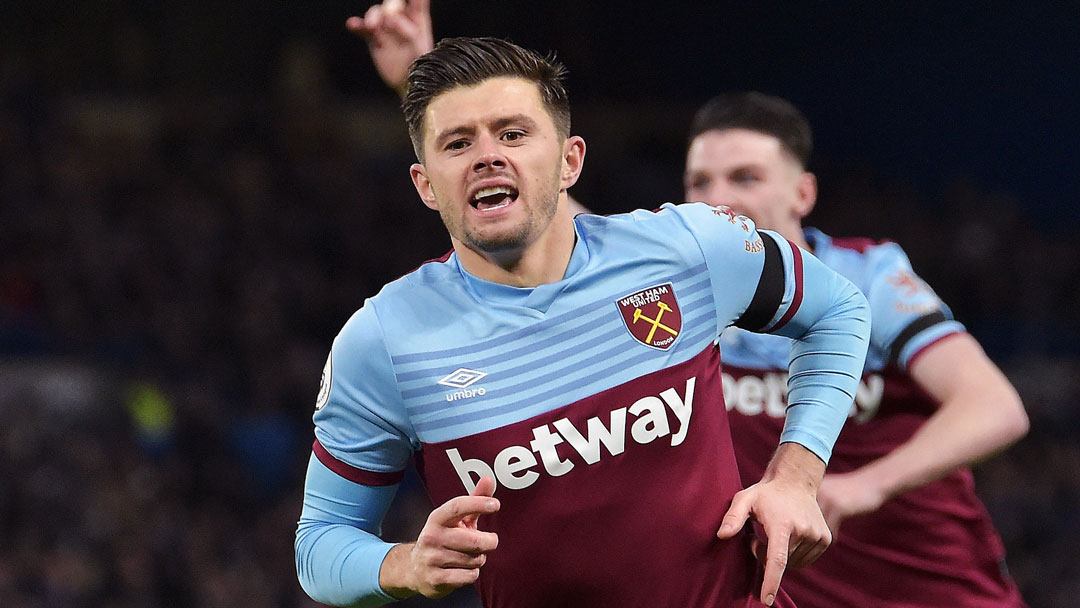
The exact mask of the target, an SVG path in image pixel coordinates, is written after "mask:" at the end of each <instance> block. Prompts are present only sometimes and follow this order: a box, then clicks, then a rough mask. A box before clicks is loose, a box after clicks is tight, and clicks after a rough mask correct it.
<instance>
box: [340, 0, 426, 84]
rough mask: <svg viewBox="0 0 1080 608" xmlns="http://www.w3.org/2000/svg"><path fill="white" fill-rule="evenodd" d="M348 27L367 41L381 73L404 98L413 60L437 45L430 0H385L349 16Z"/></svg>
mask: <svg viewBox="0 0 1080 608" xmlns="http://www.w3.org/2000/svg"><path fill="white" fill-rule="evenodd" d="M345 27H346V28H348V30H349V31H350V32H352V33H354V34H357V35H358V36H362V37H363V38H364V40H366V41H367V43H368V50H369V51H371V61H372V62H373V63H374V64H375V69H376V70H378V71H379V76H381V77H382V79H383V82H385V83H386V85H387V86H389V87H390V88H391V89H394V91H395V92H397V94H398V95H399V96H401V97H404V96H405V86H406V84H407V78H408V76H409V66H410V65H412V62H413V60H415V59H416V58H417V57H419V56H421V55H423V54H424V53H427V52H428V51H430V50H431V49H433V48H435V38H434V36H433V34H432V30H431V6H430V0H410V1H409V3H408V4H406V3H405V0H385V1H384V2H382V3H381V4H374V5H372V6H371V8H369V9H368V10H367V12H366V13H364V16H363V17H349V18H348V20H346V21H345Z"/></svg>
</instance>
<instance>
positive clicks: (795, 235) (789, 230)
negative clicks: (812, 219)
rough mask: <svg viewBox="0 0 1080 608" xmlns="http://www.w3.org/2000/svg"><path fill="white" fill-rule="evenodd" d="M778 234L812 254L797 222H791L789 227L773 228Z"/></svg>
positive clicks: (800, 225)
mask: <svg viewBox="0 0 1080 608" xmlns="http://www.w3.org/2000/svg"><path fill="white" fill-rule="evenodd" d="M774 230H776V231H777V232H779V233H780V236H782V237H784V238H785V239H787V240H789V241H791V242H792V243H795V244H796V245H798V246H799V247H802V248H803V249H805V250H807V251H809V252H811V253H813V251H814V250H813V249H812V248H811V247H810V243H809V242H808V241H807V240H806V236H805V235H804V234H803V227H802V224H801V223H800V222H798V221H793V222H792V223H791V225H790V226H784V227H783V228H774Z"/></svg>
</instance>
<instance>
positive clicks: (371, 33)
mask: <svg viewBox="0 0 1080 608" xmlns="http://www.w3.org/2000/svg"><path fill="white" fill-rule="evenodd" d="M345 27H346V28H347V29H348V30H349V31H350V32H352V33H354V34H356V35H358V36H361V37H363V38H364V40H366V41H367V44H368V50H369V51H370V52H371V62H372V63H373V64H375V69H376V70H377V71H378V72H379V76H380V77H381V78H382V80H383V82H384V83H386V86H388V87H390V88H391V89H393V90H394V92H395V93H397V94H398V97H405V85H406V83H407V79H408V76H409V66H410V65H412V62H413V61H415V60H416V58H417V57H419V56H421V55H423V54H424V53H427V52H428V51H430V50H431V49H433V48H435V38H434V36H433V34H432V26H431V2H430V0H410V1H409V3H408V4H406V3H405V0H385V1H384V2H382V3H381V4H373V5H372V6H371V8H369V9H368V10H367V12H366V13H364V16H363V17H355V16H354V17H349V18H348V19H347V20H346V21H345ZM566 202H567V204H568V205H569V206H570V213H571V214H572V215H578V214H580V213H592V212H591V211H589V209H588V208H587V207H585V205H582V204H581V203H580V202H578V200H577V199H575V198H574V197H573V196H572V195H571V194H569V193H567V195H566Z"/></svg>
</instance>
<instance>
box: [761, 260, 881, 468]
mask: <svg viewBox="0 0 1080 608" xmlns="http://www.w3.org/2000/svg"><path fill="white" fill-rule="evenodd" d="M802 263H803V273H804V281H803V282H804V284H805V285H806V286H807V287H806V289H805V295H804V298H803V302H802V304H801V307H800V310H799V311H798V312H797V313H796V314H795V316H794V317H793V318H792V319H791V321H790V322H789V324H788V326H785V327H783V328H781V331H779V332H777V333H780V334H781V335H786V336H788V337H791V338H794V339H795V340H794V341H793V342H792V347H791V363H790V365H789V376H788V403H789V406H788V410H787V417H786V420H785V424H784V432H783V434H782V435H781V437H780V440H781V441H782V442H786V441H792V442H795V443H799V444H801V445H803V446H804V447H806V448H808V449H810V450H811V451H812V452H814V453H815V454H817V456H818V457H819V458H820V459H821V460H822V461H824V462H826V463H827V462H828V460H829V456H830V455H831V453H832V446H833V443H835V441H836V437H837V436H838V435H839V434H840V429H841V428H843V425H844V422H845V421H846V420H847V416H848V413H849V412H850V411H851V404H852V402H853V400H854V398H855V391H856V390H857V388H858V385H859V378H861V377H862V370H863V362H864V359H865V357H866V350H867V347H868V346H869V338H870V308H869V305H868V304H867V302H866V298H865V297H864V296H863V295H862V293H861V292H860V291H859V290H858V289H857V288H856V287H855V286H854V285H852V284H851V283H850V282H849V281H847V280H846V279H844V278H843V277H841V276H840V275H838V274H836V273H835V272H833V271H832V270H831V269H828V268H827V267H826V266H825V265H824V264H822V263H821V262H820V261H819V260H818V259H817V258H815V257H813V256H811V255H809V254H805V252H804V254H803V260H802Z"/></svg>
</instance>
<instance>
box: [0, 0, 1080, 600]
mask: <svg viewBox="0 0 1080 608" xmlns="http://www.w3.org/2000/svg"><path fill="white" fill-rule="evenodd" d="M305 4H306V3H305ZM313 4H315V6H311V5H304V4H302V3H256V2H251V1H235V2H209V1H206V0H200V1H196V2H189V3H183V4H181V3H163V4H158V3H144V2H132V1H122V0H111V1H106V0H93V1H91V2H85V3H79V4H77V5H72V4H69V3H60V2H55V1H52V0H44V1H40V2H25V1H13V2H5V3H3V5H2V6H0V474H2V476H3V477H2V478H3V479H4V480H5V481H4V482H3V483H2V484H0V605H3V606H9V607H12V608H26V607H38V606H44V607H52V606H64V607H76V608H77V607H81V606H87V607H89V606H94V607H99V606H101V607H108V608H128V607H143V606H238V605H249V606H273V607H286V606H288V607H293V606H310V605H311V603H310V601H308V600H306V598H304V596H303V593H302V592H301V591H300V590H299V587H298V585H297V584H296V582H295V576H294V573H293V565H292V538H293V531H294V526H295V521H296V518H297V515H298V511H299V501H300V492H301V487H300V484H301V481H302V473H303V467H304V465H305V463H306V458H307V454H308V445H309V444H310V440H311V428H310V414H311V410H312V406H313V402H314V397H315V393H316V391H317V388H318V378H319V374H320V371H321V369H322V364H323V361H324V359H325V356H326V351H327V349H328V347H329V344H330V341H331V340H332V338H333V336H334V334H335V333H336V331H337V329H338V328H339V327H340V325H341V324H342V323H343V322H344V321H345V319H347V318H348V316H349V314H351V312H352V311H353V310H355V309H356V308H357V307H358V306H359V305H360V304H361V303H362V301H363V299H364V298H365V297H366V296H369V295H372V294H373V293H374V292H375V290H377V289H378V287H379V286H380V285H382V284H383V283H385V282H386V281H388V280H391V279H393V278H395V277H396V276H399V275H400V274H402V273H404V272H407V271H408V270H410V269H411V268H413V267H415V266H416V265H417V264H418V263H419V262H420V261H421V260H424V259H427V258H431V257H435V256H438V255H439V254H441V253H443V252H444V251H445V250H446V249H447V246H448V239H447V238H446V236H445V234H444V232H443V231H442V228H441V225H440V224H439V221H438V218H437V217H436V216H435V214H432V213H429V212H427V211H426V210H425V209H424V208H423V207H422V205H420V204H418V201H417V200H416V196H415V192H414V191H413V190H412V187H411V184H410V182H409V180H408V175H407V171H406V168H407V166H408V164H409V163H410V162H411V161H412V157H411V150H410V148H409V145H408V141H407V137H406V133H405V128H404V125H403V122H402V121H401V119H400V116H399V114H398V111H397V108H396V105H395V99H394V98H393V96H392V94H391V93H390V92H389V91H387V90H386V89H385V88H384V87H383V86H382V84H381V83H380V82H379V80H378V78H377V76H376V75H375V73H374V70H373V69H372V67H371V65H370V61H369V59H368V56H367V52H366V49H365V48H364V46H363V44H362V43H361V42H360V41H358V40H355V39H353V38H351V37H350V36H349V35H347V34H346V32H345V31H344V28H343V22H344V19H345V18H346V17H347V16H348V15H350V14H355V13H359V12H362V11H363V10H364V9H365V8H366V6H367V5H366V4H365V3H346V2H336V1H335V2H322V3H313ZM702 4H707V6H706V5H697V4H690V3H686V4H682V3H655V2H650V3H645V2H613V1H597V2H564V1H557V2H547V3H539V2H502V3H490V2H453V3H452V2H439V1H438V0H436V2H435V6H434V7H433V10H434V16H435V32H436V36H437V37H442V36H451V35H479V34H488V35H499V36H504V37H509V38H511V39H513V40H514V41H516V42H518V43H520V44H523V45H525V46H529V47H533V48H537V49H542V50H549V49H550V50H556V51H557V52H558V54H559V56H560V58H561V59H562V60H563V61H564V62H565V63H567V64H568V66H569V67H570V70H571V75H570V80H569V84H570V88H571V97H572V101H573V108H574V121H575V127H574V131H575V132H576V133H578V134H581V135H583V136H584V137H585V139H586V141H587V142H588V144H589V154H588V163H587V169H586V170H585V173H584V176H583V178H582V180H581V182H580V184H579V185H578V186H576V187H575V188H574V190H573V192H574V194H575V195H576V196H577V197H578V198H580V199H581V200H582V201H584V202H585V203H586V204H587V205H589V206H591V207H592V208H594V209H595V210H597V211H600V212H605V213H611V212H618V211H623V210H629V209H631V208H636V207H642V206H644V207H655V206H656V205H657V204H658V203H660V202H662V201H665V200H677V199H679V198H680V196H681V182H680V169H681V163H682V154H683V150H684V144H685V141H684V132H685V128H686V126H687V124H688V121H689V117H690V115H691V113H692V112H693V110H694V109H695V108H696V107H697V106H698V105H699V104H700V103H702V102H703V101H705V100H706V99H707V98H708V97H709V96H711V95H712V94H715V93H717V92H720V91H723V90H729V89H760V90H764V91H767V92H770V93H774V94H779V95H781V96H784V97H787V98H789V99H791V100H792V101H794V102H795V103H796V104H797V105H798V106H800V107H801V108H802V109H803V110H804V111H805V113H806V114H807V116H808V118H809V119H810V121H811V123H812V124H813V125H814V127H815V139H816V144H817V149H816V152H815V160H814V162H813V166H812V169H813V170H815V171H816V172H817V173H818V175H819V178H820V183H821V196H820V199H819V207H818V210H817V211H815V213H814V214H813V215H812V216H811V218H810V220H811V221H810V223H811V224H813V225H817V226H820V227H821V228H823V229H825V230H827V231H828V232H831V233H834V234H837V235H868V236H873V237H879V238H881V237H888V238H892V239H894V240H897V241H899V242H900V243H901V244H902V245H903V246H904V247H905V248H906V249H907V250H908V252H909V254H910V255H911V258H912V261H913V264H914V266H915V269H916V271H918V272H919V273H921V274H922V275H923V276H924V277H926V278H927V279H928V280H929V282H930V283H931V284H932V285H934V286H935V287H936V288H937V290H938V292H939V293H940V294H941V295H942V297H943V298H944V299H945V300H946V301H947V302H949V303H950V304H951V305H952V307H953V309H954V311H955V313H956V316H957V317H958V318H959V319H960V320H961V321H963V322H964V323H966V324H967V326H968V327H969V329H970V330H971V331H972V332H973V333H974V334H975V335H976V337H977V338H978V339H979V340H980V341H981V342H982V343H983V344H984V345H985V346H986V348H987V349H988V351H989V352H990V353H991V354H992V356H993V357H994V358H995V359H996V361H997V362H998V363H999V364H1000V365H1001V366H1002V367H1003V368H1004V369H1005V370H1006V372H1007V373H1008V374H1009V376H1010V377H1011V379H1012V380H1013V381H1014V383H1015V384H1016V385H1017V387H1018V389H1019V390H1020V392H1021V393H1022V395H1023V397H1024V399H1025V403H1026V405H1027V407H1028V410H1029V413H1030V415H1031V418H1032V424H1033V426H1032V430H1031V433H1030V435H1029V436H1028V437H1027V438H1025V439H1024V440H1023V441H1022V442H1021V443H1020V444H1018V445H1017V446H1015V447H1013V448H1012V449H1011V450H1009V451H1008V452H1007V453H1005V454H1004V455H1001V456H998V457H996V458H994V459H993V460H991V461H989V462H987V463H985V464H984V465H982V466H980V467H978V468H977V470H976V473H977V479H978V484H979V485H978V488H979V493H980V495H981V496H982V497H983V499H984V500H985V501H986V503H987V505H988V507H989V509H990V510H991V512H992V514H993V515H994V519H995V522H996V523H997V525H998V527H999V529H1000V531H1001V533H1002V535H1003V537H1004V539H1005V541H1006V544H1007V546H1008V549H1009V565H1010V567H1011V569H1012V571H1013V573H1014V576H1015V577H1016V579H1017V581H1018V582H1019V583H1020V585H1021V587H1022V589H1023V591H1024V594H1025V596H1026V598H1027V600H1028V602H1029V603H1030V604H1031V606H1032V608H1044V607H1057V606H1070V605H1073V602H1074V600H1073V598H1075V597H1076V595H1077V593H1078V592H1080V555H1078V554H1077V551H1076V543H1077V540H1078V539H1080V445H1078V443H1077V441H1076V440H1075V439H1074V437H1073V429H1075V428H1077V426H1078V425H1077V423H1078V422H1080V413H1078V411H1077V409H1076V407H1075V405H1076V402H1077V398H1078V397H1080V314H1078V312H1077V303H1078V302H1080V281H1078V279H1080V238H1078V229H1080V214H1078V213H1077V211H1076V209H1075V205H1076V201H1077V196H1078V194H1080V185H1078V180H1080V177H1078V176H1080V155H1078V154H1077V152H1076V141H1077V140H1078V136H1080V119H1078V118H1077V114H1076V108H1077V107H1080V105H1078V102H1080V70H1078V67H1077V66H1078V65H1080V25H1078V21H1080V13H1078V11H1077V10H1076V7H1075V5H1072V3H1067V2H1035V3H1027V4H1023V5H1021V3H996V2H990V3H986V2H979V3H975V2H961V3H951V6H950V7H942V6H936V4H939V3H915V4H913V5H908V6H904V7H902V8H901V7H899V6H897V7H895V8H882V7H874V8H869V7H868V6H866V5H865V3H858V2H852V1H841V2H832V3H828V5H827V6H809V4H810V3H805V4H807V5H805V6H804V5H802V3H800V4H798V5H797V4H796V3H778V2H758V3H753V6H738V5H718V4H717V5H714V4H712V3H702ZM815 4H816V3H815ZM823 4H824V3H823ZM402 503H403V505H404V506H405V507H406V508H404V509H402V510H401V511H402V513H404V515H403V516H400V517H397V518H394V519H392V520H391V521H389V522H388V523H387V529H386V532H387V535H388V536H391V537H397V538H404V537H405V536H407V535H408V534H409V533H410V530H412V529H414V528H415V526H416V525H417V521H418V520H417V518H422V517H423V515H424V513H425V511H424V509H425V508H426V507H425V506H424V505H423V498H422V496H421V495H419V494H417V493H416V492H415V485H414V482H412V481H411V480H410V481H409V482H407V484H406V486H405V488H404V489H403V491H402ZM409 604H410V605H412V604H413V603H412V602H410V603H409ZM415 605H427V604H422V603H415ZM432 605H434V604H432ZM442 605H459V606H469V605H472V600H471V598H470V597H469V596H468V594H467V593H465V594H456V595H455V596H452V598H451V599H450V600H448V601H444V602H443V603H442Z"/></svg>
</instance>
